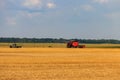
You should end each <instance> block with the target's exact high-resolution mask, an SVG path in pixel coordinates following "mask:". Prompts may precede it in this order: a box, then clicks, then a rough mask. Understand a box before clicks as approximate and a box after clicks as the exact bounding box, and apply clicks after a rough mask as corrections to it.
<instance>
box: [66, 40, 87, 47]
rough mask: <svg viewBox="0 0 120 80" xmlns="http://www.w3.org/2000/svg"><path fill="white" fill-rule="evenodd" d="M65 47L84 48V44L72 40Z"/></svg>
mask: <svg viewBox="0 0 120 80" xmlns="http://www.w3.org/2000/svg"><path fill="white" fill-rule="evenodd" d="M67 48H85V45H79V42H78V41H77V40H74V41H69V42H68V43H67Z"/></svg>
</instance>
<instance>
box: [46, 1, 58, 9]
mask: <svg viewBox="0 0 120 80" xmlns="http://www.w3.org/2000/svg"><path fill="white" fill-rule="evenodd" d="M55 6H56V5H55V4H54V3H51V2H48V3H47V7H48V8H55Z"/></svg>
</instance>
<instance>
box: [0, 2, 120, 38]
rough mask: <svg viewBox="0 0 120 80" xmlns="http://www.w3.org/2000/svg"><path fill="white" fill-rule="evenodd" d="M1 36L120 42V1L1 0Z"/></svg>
mask: <svg viewBox="0 0 120 80" xmlns="http://www.w3.org/2000/svg"><path fill="white" fill-rule="evenodd" d="M0 37H27V38H82V39H83V38H85V39H103V38H104V39H120V0H0Z"/></svg>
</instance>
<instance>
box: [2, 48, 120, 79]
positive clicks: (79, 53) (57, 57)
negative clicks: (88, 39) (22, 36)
mask: <svg viewBox="0 0 120 80" xmlns="http://www.w3.org/2000/svg"><path fill="white" fill-rule="evenodd" d="M119 75H120V49H109V48H108V49H98V48H91V49H90V48H85V49H68V48H21V49H10V48H0V80H119V79H120V77H119Z"/></svg>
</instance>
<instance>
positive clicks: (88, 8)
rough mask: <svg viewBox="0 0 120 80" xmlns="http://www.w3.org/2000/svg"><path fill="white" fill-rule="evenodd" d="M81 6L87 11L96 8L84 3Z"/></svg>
mask: <svg viewBox="0 0 120 80" xmlns="http://www.w3.org/2000/svg"><path fill="white" fill-rule="evenodd" d="M81 8H82V9H83V10H85V11H92V10H94V8H93V7H92V6H91V5H82V6H81Z"/></svg>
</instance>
